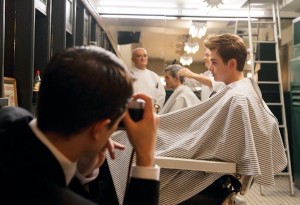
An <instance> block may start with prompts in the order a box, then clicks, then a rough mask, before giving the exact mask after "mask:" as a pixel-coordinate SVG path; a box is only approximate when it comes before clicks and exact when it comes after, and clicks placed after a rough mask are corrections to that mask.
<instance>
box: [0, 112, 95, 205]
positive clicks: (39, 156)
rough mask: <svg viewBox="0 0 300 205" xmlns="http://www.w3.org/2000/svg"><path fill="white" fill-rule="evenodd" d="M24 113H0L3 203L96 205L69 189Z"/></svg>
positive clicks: (60, 170) (59, 168)
mask: <svg viewBox="0 0 300 205" xmlns="http://www.w3.org/2000/svg"><path fill="white" fill-rule="evenodd" d="M31 120H32V115H31V114H30V113H29V112H27V111H26V110H24V109H21V108H13V107H6V108H3V109H1V110H0V137H1V143H0V177H1V185H2V187H3V188H2V189H1V191H0V199H1V201H2V202H3V201H5V202H6V203H7V204H39V205H41V204H47V205H48V204H49V205H50V204H52V205H53V204H65V205H69V204H78V205H79V204H95V203H93V202H91V201H89V200H87V199H85V198H84V197H82V196H80V195H78V194H76V193H74V192H72V191H70V190H69V189H68V188H67V187H66V182H65V176H64V173H63V170H62V168H61V166H60V164H59V163H58V161H57V160H56V158H55V157H54V156H53V155H52V153H51V152H50V151H49V150H48V148H47V147H46V146H45V145H44V144H42V143H41V142H40V141H39V140H38V139H37V138H36V136H35V135H34V133H33V132H32V131H31V129H30V127H29V126H28V123H29V122H30V121H31Z"/></svg>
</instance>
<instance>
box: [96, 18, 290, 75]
mask: <svg viewBox="0 0 300 205" xmlns="http://www.w3.org/2000/svg"><path fill="white" fill-rule="evenodd" d="M102 17H103V21H104V24H105V25H106V26H107V29H108V30H109V32H110V33H111V35H112V36H113V39H114V41H115V42H118V34H119V32H128V34H129V36H130V34H135V33H138V36H139V39H138V40H136V39H135V40H134V42H132V43H129V44H122V45H121V44H119V45H118V48H119V50H120V53H121V57H122V58H123V60H124V62H125V64H126V65H127V66H129V67H131V66H132V64H131V50H132V49H133V48H135V47H139V46H141V47H144V48H145V49H147V51H148V56H149V64H148V68H149V69H150V70H153V71H154V72H156V73H157V74H159V75H162V70H163V68H164V67H166V66H167V65H170V64H172V63H174V62H175V63H180V57H182V56H184V55H188V56H191V57H192V59H193V62H192V64H190V65H186V67H188V68H189V69H191V70H192V71H193V72H196V73H202V72H204V71H206V68H205V67H204V63H203V55H204V50H205V48H204V46H203V39H204V38H205V36H206V35H207V34H210V33H237V34H238V35H240V36H242V37H243V38H244V40H245V42H246V44H247V46H248V47H249V50H250V45H249V44H248V42H249V36H248V33H249V29H248V21H247V18H189V17H181V18H179V17H178V18H177V17H167V16H166V17H164V18H158V19H153V16H152V17H148V18H147V17H146V19H145V16H143V17H144V18H143V19H141V18H138V17H134V16H127V18H123V17H124V16H123V17H122V18H121V17H120V16H118V17H117V18H114V17H113V16H112V15H105V16H102ZM128 17H130V18H128ZM254 20H256V21H271V19H269V18H268V19H254ZM193 22H194V23H195V22H198V23H199V22H201V23H205V24H206V26H207V31H206V35H205V36H204V37H202V38H192V37H191V36H190V35H189V29H190V27H191V25H192V23H193ZM282 25H283V27H282V29H283V31H284V32H285V30H287V31H289V30H291V29H290V28H291V26H290V25H291V20H284V19H282ZM286 28H287V29H286ZM251 34H252V41H253V42H255V41H258V40H259V41H264V40H272V39H274V36H273V27H272V26H271V25H270V24H265V25H263V24H260V25H259V26H257V27H253V28H252V29H251ZM135 35H136V34H135ZM286 36H290V35H286ZM286 41H287V42H288V41H290V40H289V39H282V42H285V43H287V42H286ZM187 42H189V43H196V44H198V45H199V50H198V51H197V52H196V53H194V54H193V53H191V54H186V53H185V51H184V45H185V43H187ZM252 45H253V46H252V50H253V54H254V58H255V55H256V44H255V43H254V44H252ZM282 62H284V61H282ZM251 63H252V62H251V60H250V56H249V57H248V64H246V68H245V69H246V70H247V72H246V73H245V75H248V76H249V75H250V74H251V72H250V65H252V64H251ZM253 66H256V65H253ZM256 67H258V66H256Z"/></svg>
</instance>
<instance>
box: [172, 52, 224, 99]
mask: <svg viewBox="0 0 300 205" xmlns="http://www.w3.org/2000/svg"><path fill="white" fill-rule="evenodd" d="M210 59H211V52H210V50H209V49H208V48H206V49H205V52H204V56H203V60H204V66H205V67H206V68H207V69H208V70H207V71H205V72H204V73H200V74H197V73H194V72H192V71H191V70H190V69H188V68H183V69H181V70H180V71H179V72H178V74H177V75H178V76H184V77H186V78H188V79H186V81H185V84H186V85H188V86H189V87H190V88H194V87H201V101H202V102H203V101H206V100H207V99H208V98H209V97H210V96H211V95H212V93H213V92H217V90H218V89H219V88H220V87H222V86H223V85H224V83H223V82H216V81H214V78H213V76H212V73H211V71H210V70H209V66H210V65H211V60H210Z"/></svg>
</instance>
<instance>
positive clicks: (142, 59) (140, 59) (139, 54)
mask: <svg viewBox="0 0 300 205" xmlns="http://www.w3.org/2000/svg"><path fill="white" fill-rule="evenodd" d="M132 61H133V62H134V65H135V67H137V68H139V69H145V68H146V66H147V64H148V55H147V52H146V51H145V50H143V49H138V50H136V51H135V52H134V53H133V56H132Z"/></svg>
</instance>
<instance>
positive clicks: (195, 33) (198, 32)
mask: <svg viewBox="0 0 300 205" xmlns="http://www.w3.org/2000/svg"><path fill="white" fill-rule="evenodd" d="M206 31H207V26H206V22H197V21H193V22H192V25H191V26H190V30H189V34H190V35H191V36H192V38H195V37H198V38H202V37H203V36H204V35H205V34H206Z"/></svg>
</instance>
